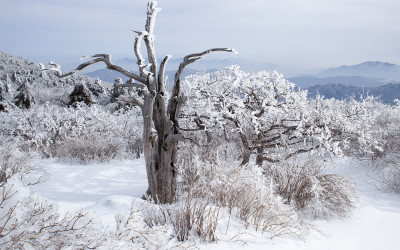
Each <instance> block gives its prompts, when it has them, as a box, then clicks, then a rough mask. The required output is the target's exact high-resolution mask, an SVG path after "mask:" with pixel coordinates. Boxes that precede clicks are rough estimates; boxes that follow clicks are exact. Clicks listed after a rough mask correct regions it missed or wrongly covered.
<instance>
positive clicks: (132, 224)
mask: <svg viewBox="0 0 400 250" xmlns="http://www.w3.org/2000/svg"><path fill="white" fill-rule="evenodd" d="M134 203H135V202H134ZM134 203H132V206H131V209H130V210H129V213H126V212H123V211H120V212H118V213H117V214H116V215H115V221H116V225H117V227H116V231H115V240H116V241H117V242H118V243H116V244H115V247H116V248H118V249H168V247H167V244H168V242H169V241H170V240H171V238H173V236H172V235H173V233H174V232H173V229H172V225H171V224H168V223H167V220H166V218H167V217H166V216H162V217H160V218H159V220H158V219H157V222H155V221H153V223H151V222H150V221H151V220H153V219H154V217H153V216H154V215H155V213H158V212H159V211H161V210H160V209H159V208H160V207H159V206H158V205H156V204H151V203H147V202H146V201H143V200H142V201H141V203H142V204H137V203H136V204H134Z"/></svg>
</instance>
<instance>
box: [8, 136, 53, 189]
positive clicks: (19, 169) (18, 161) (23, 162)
mask: <svg viewBox="0 0 400 250" xmlns="http://www.w3.org/2000/svg"><path fill="white" fill-rule="evenodd" d="M33 157H34V156H33V155H32V153H31V152H28V153H26V152H21V150H20V149H19V148H18V147H16V145H15V143H13V141H11V142H3V143H0V164H1V165H0V167H1V169H0V183H1V185H3V183H5V182H7V179H9V178H10V177H11V176H13V175H15V174H17V173H18V174H19V176H20V178H21V181H22V182H23V183H24V184H25V185H28V186H29V185H34V184H38V183H41V182H44V181H45V180H46V178H47V174H46V172H45V171H44V169H43V168H42V167H41V166H40V165H38V164H37V163H36V161H35V160H34V158H33ZM1 185H0V186H1Z"/></svg>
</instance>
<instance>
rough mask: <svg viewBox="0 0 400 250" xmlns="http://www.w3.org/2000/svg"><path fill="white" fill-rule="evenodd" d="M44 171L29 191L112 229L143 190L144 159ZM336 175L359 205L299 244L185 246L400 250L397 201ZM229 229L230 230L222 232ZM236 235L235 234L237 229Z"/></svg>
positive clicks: (350, 167) (53, 165) (351, 169)
mask: <svg viewBox="0 0 400 250" xmlns="http://www.w3.org/2000/svg"><path fill="white" fill-rule="evenodd" d="M42 165H43V167H45V169H46V170H47V171H48V173H49V174H50V177H49V178H48V181H47V182H45V183H42V184H39V185H36V186H34V189H35V190H36V191H38V192H39V193H41V194H42V196H44V197H47V199H49V200H51V201H55V202H57V203H58V204H59V208H60V210H61V212H67V211H70V212H73V211H76V210H79V209H81V208H84V209H91V210H94V211H95V212H96V213H97V214H98V215H99V217H100V218H101V220H102V221H103V224H105V225H108V226H109V227H110V228H112V227H114V226H115V225H114V215H115V213H116V212H117V211H118V210H125V209H126V210H128V209H129V208H130V206H131V203H132V200H134V199H135V198H140V197H141V196H142V195H143V193H144V192H145V191H146V189H147V177H146V170H145V166H144V160H143V159H138V160H127V161H111V162H110V163H107V164H89V165H79V164H71V163H63V162H58V161H56V160H45V161H42ZM335 165H336V166H337V167H336V171H337V172H340V173H346V174H349V175H352V176H353V177H354V178H355V180H356V183H357V190H358V196H359V205H358V207H357V208H356V209H355V210H354V212H353V213H352V214H351V215H350V216H348V217H347V218H342V219H331V220H317V221H313V222H312V223H313V224H315V225H316V226H317V227H318V229H319V230H320V231H321V233H312V234H311V235H308V236H306V237H305V239H295V238H274V239H269V238H268V237H267V235H265V234H260V233H259V232H251V231H250V233H249V230H245V229H243V232H244V231H245V232H246V233H244V234H243V235H239V234H238V235H237V237H233V238H232V236H231V235H229V233H227V234H226V232H225V231H224V232H222V231H221V232H217V236H218V239H219V240H218V241H217V242H216V243H209V244H196V243H195V242H193V244H190V245H191V247H193V248H201V249H203V248H204V249H279V250H285V249H304V250H305V249H307V250H326V249H335V250H346V249H349V250H357V249H360V250H372V249H374V250H391V249H393V250H396V249H400V238H399V236H400V196H399V195H396V194H388V193H383V192H381V191H379V190H377V189H376V188H375V187H374V186H373V185H371V184H370V182H371V180H370V179H369V178H368V171H367V170H366V169H365V168H362V167H361V166H358V165H356V164H351V162H350V161H349V160H345V159H342V160H339V161H338V162H336V164H335ZM228 230H230V229H228ZM235 230H236V231H240V230H238V229H237V228H236V229H235ZM228 235H229V236H228Z"/></svg>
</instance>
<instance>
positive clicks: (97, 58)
mask: <svg viewBox="0 0 400 250" xmlns="http://www.w3.org/2000/svg"><path fill="white" fill-rule="evenodd" d="M83 58H94V59H92V60H90V61H88V62H85V63H82V64H80V65H79V66H78V67H76V69H74V70H72V71H70V72H68V73H64V74H61V73H60V71H58V70H56V72H57V75H58V77H60V78H63V77H67V76H70V75H72V74H74V73H76V72H77V71H80V70H82V69H84V68H86V67H87V66H90V65H92V64H95V63H98V62H104V63H105V64H106V65H107V68H108V69H110V70H113V71H118V72H120V73H121V74H123V75H124V76H127V77H129V78H132V79H134V80H136V81H138V82H141V83H143V84H145V83H146V79H145V78H144V77H142V76H139V75H137V74H135V73H132V72H129V71H128V70H126V69H124V68H122V67H120V66H118V65H115V64H112V63H111V60H110V55H108V54H96V55H93V56H86V57H83ZM45 70H52V69H45Z"/></svg>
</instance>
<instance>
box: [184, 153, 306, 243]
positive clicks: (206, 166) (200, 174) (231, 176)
mask: <svg viewBox="0 0 400 250" xmlns="http://www.w3.org/2000/svg"><path fill="white" fill-rule="evenodd" d="M188 152H189V153H187V154H184V153H182V155H181V159H180V166H181V172H180V175H181V185H180V188H181V190H182V193H183V195H185V193H186V192H191V195H193V196H194V197H199V198H202V199H204V200H207V201H208V202H209V203H210V204H215V205H217V206H222V207H227V208H228V209H229V211H230V212H231V213H232V214H233V215H237V216H238V217H239V218H240V219H241V220H243V222H244V224H245V225H246V226H250V227H252V228H254V229H256V230H261V231H266V232H269V233H270V234H271V237H275V236H281V235H287V234H294V235H301V234H303V233H304V231H305V230H307V229H308V228H307V226H306V225H305V224H304V223H303V222H302V221H300V220H299V219H298V217H297V213H296V211H295V210H293V209H292V207H290V206H288V205H285V204H283V202H282V200H281V199H280V198H279V197H278V196H277V195H276V194H275V193H274V190H273V187H272V183H271V181H270V180H269V179H268V178H266V176H265V175H264V174H263V173H262V170H261V169H260V168H259V167H258V166H256V165H254V164H248V165H247V166H246V167H241V166H240V162H232V161H222V160H220V159H218V158H216V159H213V161H212V162H204V161H201V160H199V158H198V157H197V156H196V155H195V154H193V153H190V151H188Z"/></svg>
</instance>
